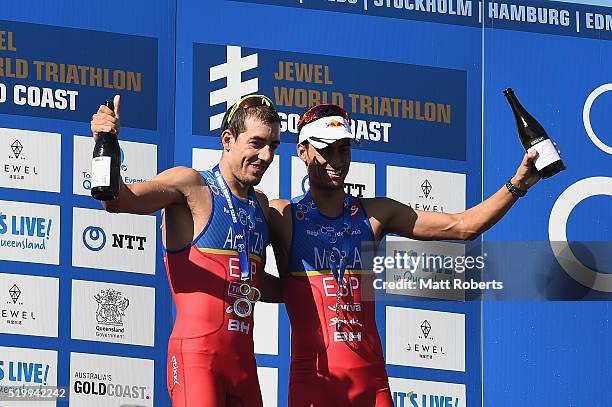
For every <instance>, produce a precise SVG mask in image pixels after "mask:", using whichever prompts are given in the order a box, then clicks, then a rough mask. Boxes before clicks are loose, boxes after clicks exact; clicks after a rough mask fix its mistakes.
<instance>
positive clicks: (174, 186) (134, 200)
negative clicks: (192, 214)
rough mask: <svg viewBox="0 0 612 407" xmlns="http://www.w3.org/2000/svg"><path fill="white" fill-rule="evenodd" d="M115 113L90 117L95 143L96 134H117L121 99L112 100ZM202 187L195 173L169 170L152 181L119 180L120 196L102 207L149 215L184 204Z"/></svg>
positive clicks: (101, 112) (184, 169) (104, 109)
mask: <svg viewBox="0 0 612 407" xmlns="http://www.w3.org/2000/svg"><path fill="white" fill-rule="evenodd" d="M113 103H114V112H113V110H111V109H109V108H108V107H106V106H104V105H101V106H100V107H99V108H98V111H97V112H96V113H95V114H94V115H93V116H92V120H91V130H92V132H93V136H94V140H97V137H98V133H99V132H109V133H114V134H117V135H118V134H119V130H120V105H121V98H120V97H119V95H117V96H115V98H114V100H113ZM202 183H203V180H202V179H201V177H200V175H199V174H198V172H197V171H195V170H193V169H191V168H187V167H175V168H170V169H168V170H166V171H164V172H162V173H161V174H159V175H157V176H156V177H154V178H153V179H152V180H151V181H146V182H138V183H134V184H125V183H124V182H123V180H122V179H120V185H119V195H118V197H117V199H115V200H113V201H104V202H102V204H103V205H104V208H105V209H106V210H107V211H109V212H126V213H135V214H142V215H144V214H150V213H153V212H156V211H158V210H160V209H162V208H166V207H168V206H170V205H173V204H185V203H186V197H187V196H189V194H190V191H191V188H193V187H194V186H199V185H201V184H202Z"/></svg>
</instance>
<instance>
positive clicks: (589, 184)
mask: <svg viewBox="0 0 612 407" xmlns="http://www.w3.org/2000/svg"><path fill="white" fill-rule="evenodd" d="M611 90H612V83H607V84H605V85H602V86H600V87H598V88H597V89H595V90H593V92H591V94H590V95H589V96H588V97H587V99H586V101H585V103H584V108H583V110H582V121H583V123H584V129H585V131H586V133H587V135H588V136H589V138H590V139H591V141H592V142H593V144H595V146H596V147H597V148H598V149H599V150H601V151H603V152H604V153H605V154H610V155H612V146H609V145H607V144H605V143H604V142H603V141H601V140H600V139H599V137H597V135H596V134H595V132H594V131H593V127H592V126H591V107H592V106H593V103H594V102H595V100H596V99H597V98H598V97H599V96H600V95H601V94H603V93H605V92H608V91H611ZM596 195H607V196H612V178H611V177H590V178H585V179H582V180H580V181H577V182H575V183H574V184H572V185H570V186H569V188H567V189H566V190H565V191H563V193H561V195H560V196H559V198H557V201H556V202H555V204H554V206H553V208H552V210H551V211H550V218H549V221H548V240H550V246H551V248H552V251H553V253H554V255H555V258H556V259H557V261H558V262H559V264H560V265H561V267H563V269H564V270H565V272H566V273H567V274H568V275H569V276H570V277H572V278H573V279H574V280H576V281H577V282H579V283H580V284H582V285H583V286H585V287H589V288H592V289H593V290H597V291H604V292H608V293H611V292H612V274H608V273H601V272H599V271H597V270H593V269H591V268H590V267H587V266H585V265H584V264H583V263H582V262H581V261H580V260H578V259H577V258H576V256H575V255H574V253H572V250H571V248H570V247H569V244H568V243H567V221H568V219H569V216H570V214H571V212H572V210H573V209H574V208H575V207H576V206H577V205H578V204H579V203H580V202H582V201H584V200H585V199H587V198H590V197H592V196H596Z"/></svg>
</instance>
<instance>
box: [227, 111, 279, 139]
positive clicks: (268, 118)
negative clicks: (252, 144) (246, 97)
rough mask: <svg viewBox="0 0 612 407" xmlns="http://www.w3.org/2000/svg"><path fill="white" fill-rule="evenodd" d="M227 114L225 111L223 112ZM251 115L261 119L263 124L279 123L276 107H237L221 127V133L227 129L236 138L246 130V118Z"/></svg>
mask: <svg viewBox="0 0 612 407" xmlns="http://www.w3.org/2000/svg"><path fill="white" fill-rule="evenodd" d="M225 114H227V112H226V113H225ZM249 117H252V118H254V119H257V120H259V121H261V122H262V123H264V124H268V125H270V124H275V123H279V124H280V121H281V119H280V117H279V115H278V112H277V111H276V109H275V108H274V107H272V106H266V105H262V106H253V107H249V108H248V109H242V108H238V109H237V110H236V112H235V113H234V116H233V117H232V120H230V122H229V123H227V124H226V125H225V127H222V128H221V134H223V132H224V131H225V130H229V132H230V133H232V134H233V136H234V139H236V138H238V136H239V135H240V134H241V133H244V132H245V131H246V119H247V118H249Z"/></svg>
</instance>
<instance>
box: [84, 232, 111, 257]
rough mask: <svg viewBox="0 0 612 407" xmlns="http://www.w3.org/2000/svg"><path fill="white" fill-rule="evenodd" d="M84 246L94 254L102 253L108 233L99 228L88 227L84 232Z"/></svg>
mask: <svg viewBox="0 0 612 407" xmlns="http://www.w3.org/2000/svg"><path fill="white" fill-rule="evenodd" d="M83 244H84V245H85V247H87V248H88V249H89V250H91V251H92V252H97V251H100V250H102V249H103V248H104V246H105V245H106V233H105V232H104V229H102V228H101V227H99V226H88V227H86V228H85V230H84V231H83Z"/></svg>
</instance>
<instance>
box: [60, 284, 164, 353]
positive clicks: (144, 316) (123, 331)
mask: <svg viewBox="0 0 612 407" xmlns="http://www.w3.org/2000/svg"><path fill="white" fill-rule="evenodd" d="M71 309H72V324H71V329H72V333H71V336H72V338H73V339H85V340H90V341H100V342H116V343H124V344H131V345H144V346H153V345H154V342H155V318H152V315H155V289H154V288H150V287H139V286H133V285H122V284H110V283H99V282H93V281H80V280H72V308H71Z"/></svg>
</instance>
